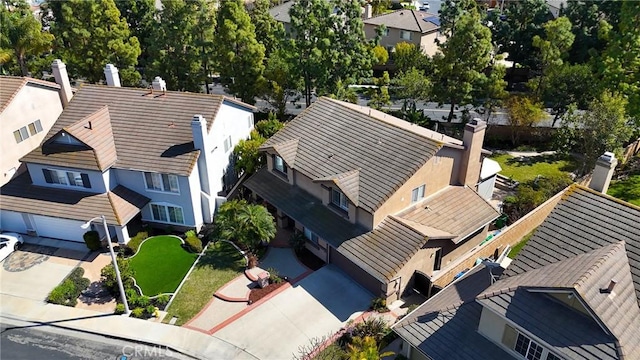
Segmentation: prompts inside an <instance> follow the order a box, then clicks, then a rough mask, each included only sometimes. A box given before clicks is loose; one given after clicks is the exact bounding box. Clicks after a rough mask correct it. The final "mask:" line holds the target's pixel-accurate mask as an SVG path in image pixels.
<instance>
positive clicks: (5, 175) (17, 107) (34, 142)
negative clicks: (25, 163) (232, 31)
mask: <svg viewBox="0 0 640 360" xmlns="http://www.w3.org/2000/svg"><path fill="white" fill-rule="evenodd" d="M60 71H63V72H65V73H66V69H65V66H64V64H63V63H62V62H57V63H54V73H58V72H60ZM65 89H66V90H67V91H68V93H64V94H63V93H61V91H62V90H61V87H60V85H58V84H56V83H53V82H50V81H44V80H38V79H33V78H30V77H18V76H0V124H2V131H1V132H0V154H2V155H1V156H0V186H2V185H4V184H6V183H7V182H9V180H11V179H12V178H13V177H14V176H17V175H18V174H20V173H21V172H22V171H24V170H25V169H24V167H23V168H20V158H21V157H23V156H25V155H26V154H27V153H29V152H30V151H31V150H33V149H35V148H36V147H37V146H38V145H40V143H41V142H42V140H44V137H45V135H46V134H47V132H49V130H50V129H51V127H52V126H53V123H54V122H55V121H56V119H57V118H58V116H59V115H60V113H62V107H63V105H64V104H65V103H64V101H66V100H67V99H68V98H69V99H70V98H71V96H73V93H72V92H71V86H70V85H69V86H67V87H65Z"/></svg>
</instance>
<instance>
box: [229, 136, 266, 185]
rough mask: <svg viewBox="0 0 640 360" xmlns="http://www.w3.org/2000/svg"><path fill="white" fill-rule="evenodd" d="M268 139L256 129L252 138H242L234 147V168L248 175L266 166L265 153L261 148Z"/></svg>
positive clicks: (239, 172)
mask: <svg viewBox="0 0 640 360" xmlns="http://www.w3.org/2000/svg"><path fill="white" fill-rule="evenodd" d="M256 125H257V124H256ZM266 140H267V139H265V138H264V137H263V136H262V135H260V134H258V132H257V131H255V130H254V131H252V132H251V138H249V139H247V140H244V139H243V140H240V142H238V145H236V147H235V148H233V155H234V157H235V159H236V161H235V164H234V168H235V170H236V172H237V173H238V174H247V176H248V175H251V174H253V173H255V172H256V171H258V170H259V169H260V168H261V167H263V166H264V164H265V163H266V161H265V158H264V154H262V153H261V152H260V151H259V149H260V146H262V144H263V143H264V142H265V141H266Z"/></svg>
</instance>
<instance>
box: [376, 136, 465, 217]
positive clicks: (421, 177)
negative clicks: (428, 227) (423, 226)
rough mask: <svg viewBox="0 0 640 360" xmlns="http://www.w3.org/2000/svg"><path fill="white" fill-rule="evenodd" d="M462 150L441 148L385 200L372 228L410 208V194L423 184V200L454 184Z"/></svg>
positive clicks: (377, 212)
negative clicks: (388, 217) (389, 216)
mask: <svg viewBox="0 0 640 360" xmlns="http://www.w3.org/2000/svg"><path fill="white" fill-rule="evenodd" d="M461 156H462V150H458V149H452V148H447V147H443V148H441V149H440V150H439V151H438V152H437V153H436V155H435V156H434V157H432V158H431V159H429V161H427V163H426V164H425V165H424V166H423V167H422V168H421V169H420V170H418V171H417V172H416V173H415V174H414V175H413V176H412V177H411V178H409V180H407V182H405V184H404V185H402V186H401V187H400V189H398V191H396V192H395V193H394V194H393V195H391V197H390V198H389V199H387V200H386V201H385V202H384V203H383V204H382V206H380V208H378V210H377V211H376V212H375V214H374V216H373V224H372V225H373V227H375V226H378V224H379V223H380V222H381V221H382V220H384V218H385V217H386V216H387V215H390V214H395V213H397V212H399V211H401V210H403V209H406V208H408V207H409V206H411V205H412V204H411V192H412V191H413V189H415V188H417V187H418V186H420V185H422V184H425V185H426V186H425V194H424V196H425V198H426V197H428V196H429V195H432V194H435V193H436V192H438V191H439V190H441V189H443V188H445V187H446V186H448V185H452V184H455V183H456V179H457V176H456V174H457V172H458V168H459V163H460V160H459V159H460V157H461Z"/></svg>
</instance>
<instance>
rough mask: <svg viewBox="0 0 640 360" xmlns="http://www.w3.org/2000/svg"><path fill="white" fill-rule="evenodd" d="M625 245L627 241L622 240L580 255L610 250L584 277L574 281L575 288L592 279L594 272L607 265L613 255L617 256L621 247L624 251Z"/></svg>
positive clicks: (593, 264)
mask: <svg viewBox="0 0 640 360" xmlns="http://www.w3.org/2000/svg"><path fill="white" fill-rule="evenodd" d="M624 245H625V241H624V240H622V241H618V242H615V243H613V244H609V245H606V246H603V247H601V248H598V249H594V250H591V251H589V252H587V253H584V254H580V255H587V254H590V253H591V254H593V253H597V252H601V251H602V250H604V249H607V248H609V250H608V251H607V252H606V253H604V254H602V255H601V256H599V257H598V258H597V259H596V260H594V261H593V263H592V264H591V266H589V268H588V269H587V270H586V271H585V272H584V273H583V274H582V275H580V276H579V277H578V279H576V281H574V283H573V286H574V287H581V286H582V285H583V284H584V283H585V282H586V281H587V280H588V279H589V278H590V276H591V274H592V272H594V271H596V270H598V269H599V268H600V267H601V266H602V265H603V264H605V263H606V262H607V261H608V260H609V258H611V256H613V254H615V253H616V252H618V251H620V247H622V248H623V249H624ZM580 255H578V256H580ZM569 259H571V258H569ZM627 261H628V260H627ZM576 290H577V289H576Z"/></svg>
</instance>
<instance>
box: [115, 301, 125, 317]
mask: <svg viewBox="0 0 640 360" xmlns="http://www.w3.org/2000/svg"><path fill="white" fill-rule="evenodd" d="M114 314H116V315H120V314H124V304H116V310H115V311H114Z"/></svg>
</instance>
